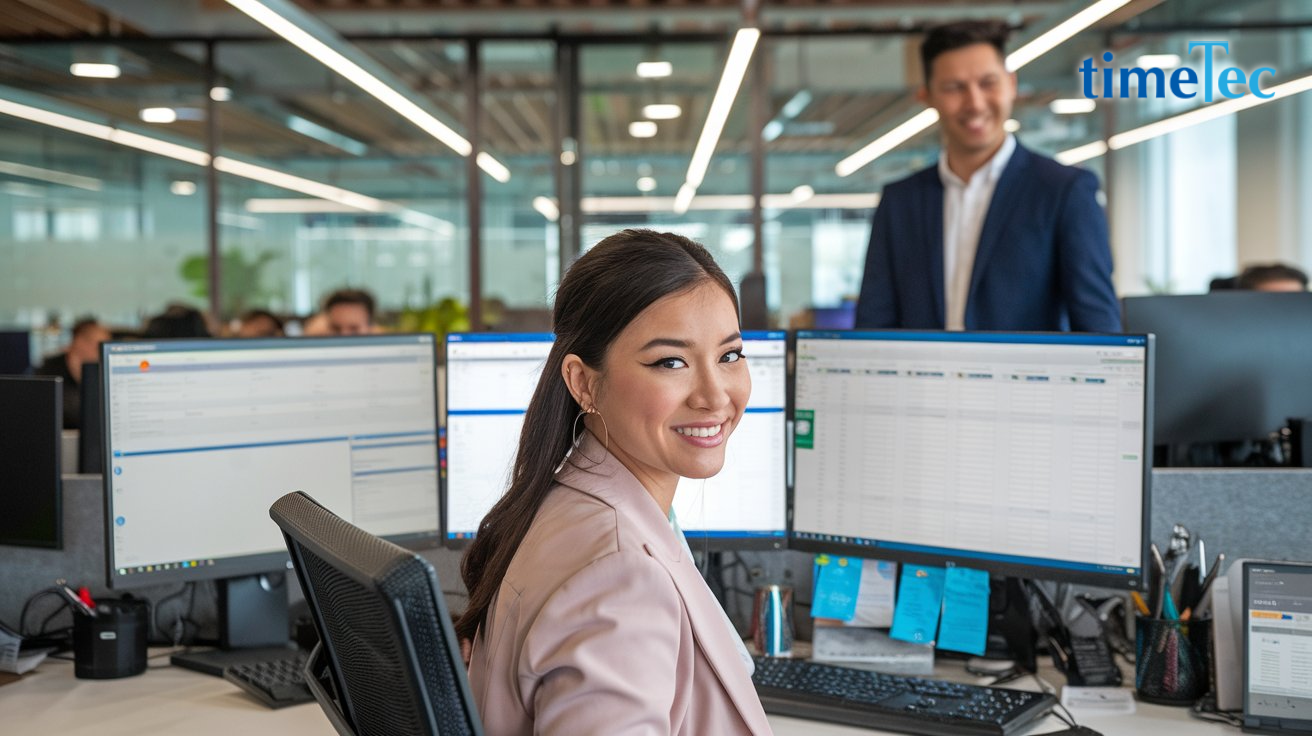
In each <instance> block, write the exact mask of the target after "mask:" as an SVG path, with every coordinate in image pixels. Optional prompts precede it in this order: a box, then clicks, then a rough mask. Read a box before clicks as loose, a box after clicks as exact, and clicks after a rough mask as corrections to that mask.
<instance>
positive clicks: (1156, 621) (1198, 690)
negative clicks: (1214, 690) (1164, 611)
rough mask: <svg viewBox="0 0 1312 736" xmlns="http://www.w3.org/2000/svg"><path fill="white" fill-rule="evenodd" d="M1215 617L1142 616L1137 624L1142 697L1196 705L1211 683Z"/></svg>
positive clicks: (1136, 684)
mask: <svg viewBox="0 0 1312 736" xmlns="http://www.w3.org/2000/svg"><path fill="white" fill-rule="evenodd" d="M1211 641H1212V620H1211V619H1210V618H1205V619H1200V620H1197V621H1180V620H1177V619H1160V618H1146V617H1144V616H1139V617H1137V619H1136V620H1135V627H1134V651H1135V664H1134V688H1135V690H1138V691H1139V699H1140V700H1144V701H1147V702H1149V703H1159V704H1161V705H1192V704H1193V703H1194V701H1196V700H1198V699H1199V698H1201V697H1202V696H1204V695H1206V694H1207V691H1208V690H1209V689H1210V685H1211V660H1212V658H1211Z"/></svg>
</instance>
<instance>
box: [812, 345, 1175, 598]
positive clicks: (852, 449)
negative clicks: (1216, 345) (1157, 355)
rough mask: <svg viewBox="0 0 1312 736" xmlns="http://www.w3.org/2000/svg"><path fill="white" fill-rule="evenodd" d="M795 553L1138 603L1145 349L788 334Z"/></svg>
mask: <svg viewBox="0 0 1312 736" xmlns="http://www.w3.org/2000/svg"><path fill="white" fill-rule="evenodd" d="M796 366H797V368H796V376H795V379H794V380H795V383H796V386H795V394H794V404H793V412H794V414H793V417H794V445H795V453H796V457H795V460H794V463H795V465H794V467H795V473H796V476H795V480H794V490H793V525H792V532H791V537H790V544H789V546H790V547H792V548H795V549H802V550H809V551H815V552H831V553H838V554H851V555H856V556H861V557H871V558H878V559H891V560H899V561H906V562H913V563H921V564H929V565H936V566H944V565H949V564H950V565H959V566H963V567H970V568H978V569H984V570H988V571H991V572H994V573H997V574H1000V575H1006V576H1015V577H1021V578H1041V579H1048V580H1058V581H1062V580H1065V581H1073V582H1081V583H1086V584H1090V585H1100V586H1107V587H1120V588H1140V587H1141V578H1142V575H1143V566H1144V560H1145V559H1146V555H1147V547H1148V524H1149V520H1150V517H1149V513H1148V498H1149V493H1148V488H1149V482H1150V472H1151V464H1150V463H1149V462H1148V458H1150V457H1151V453H1150V447H1149V440H1148V438H1149V437H1150V436H1151V434H1150V429H1151V411H1150V407H1151V399H1152V380H1151V379H1152V337H1151V336H1145V335H1082V334H1034V333H1030V334H1002V333H964V332H901V331H856V332H824V331H808V330H803V331H800V332H798V334H797V341H796Z"/></svg>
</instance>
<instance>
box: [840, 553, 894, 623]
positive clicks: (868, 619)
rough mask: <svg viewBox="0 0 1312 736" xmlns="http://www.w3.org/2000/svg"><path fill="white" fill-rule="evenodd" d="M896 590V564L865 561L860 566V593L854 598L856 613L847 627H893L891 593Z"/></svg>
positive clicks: (881, 561)
mask: <svg viewBox="0 0 1312 736" xmlns="http://www.w3.org/2000/svg"><path fill="white" fill-rule="evenodd" d="M896 588H897V563H896V562H884V561H883V560H866V561H865V564H863V565H862V566H861V591H860V592H859V593H858V594H857V597H856V613H855V615H853V616H852V620H850V621H848V622H847V625H848V626H876V627H879V628H884V629H887V628H888V627H889V626H892V625H893V593H894V591H895V590H896Z"/></svg>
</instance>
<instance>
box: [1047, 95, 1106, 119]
mask: <svg viewBox="0 0 1312 736" xmlns="http://www.w3.org/2000/svg"><path fill="white" fill-rule="evenodd" d="M1048 109H1049V110H1051V111H1052V114H1053V115H1083V114H1085V113H1090V112H1093V111H1094V110H1097V109H1098V103H1097V102H1094V101H1093V100H1091V99H1089V98H1087V97H1071V98H1062V99H1057V100H1053V101H1052V102H1049V103H1048Z"/></svg>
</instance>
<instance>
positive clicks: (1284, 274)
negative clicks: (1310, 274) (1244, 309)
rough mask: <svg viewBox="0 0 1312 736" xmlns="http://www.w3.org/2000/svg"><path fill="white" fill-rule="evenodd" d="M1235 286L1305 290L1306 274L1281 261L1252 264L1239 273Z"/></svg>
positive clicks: (1254, 289)
mask: <svg viewBox="0 0 1312 736" xmlns="http://www.w3.org/2000/svg"><path fill="white" fill-rule="evenodd" d="M1235 288H1238V289H1250V290H1252V291H1307V274H1305V273H1303V271H1302V270H1300V269H1297V268H1294V267H1293V266H1286V265H1285V264H1283V263H1272V264H1270V265H1254V266H1249V267H1247V268H1245V269H1244V270H1243V273H1240V274H1239V276H1238V279H1237V281H1236V287H1235Z"/></svg>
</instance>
